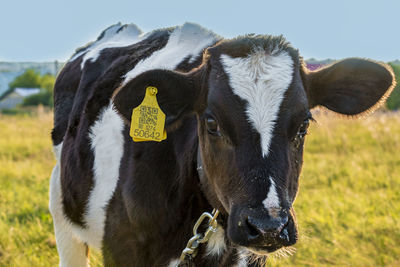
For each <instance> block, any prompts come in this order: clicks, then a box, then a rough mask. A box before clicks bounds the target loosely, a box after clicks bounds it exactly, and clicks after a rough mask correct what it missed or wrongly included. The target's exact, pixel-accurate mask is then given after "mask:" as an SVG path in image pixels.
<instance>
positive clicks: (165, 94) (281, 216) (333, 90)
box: [114, 36, 394, 253]
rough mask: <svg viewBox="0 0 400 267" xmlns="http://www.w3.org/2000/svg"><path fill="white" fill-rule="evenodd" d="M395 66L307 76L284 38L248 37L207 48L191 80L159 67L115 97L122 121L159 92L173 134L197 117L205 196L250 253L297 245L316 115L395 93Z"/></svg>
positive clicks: (371, 103) (362, 64)
mask: <svg viewBox="0 0 400 267" xmlns="http://www.w3.org/2000/svg"><path fill="white" fill-rule="evenodd" d="M393 83H394V78H393V74H392V72H391V70H390V69H389V68H388V67H387V66H384V65H381V64H378V63H374V62H372V61H367V60H361V59H348V60H344V61H341V62H339V63H336V64H334V65H332V66H330V67H327V68H324V69H322V70H319V71H317V72H307V71H306V70H305V69H304V68H303V66H302V62H301V59H300V58H299V56H298V54H297V51H296V50H294V49H293V48H291V47H290V46H289V45H288V44H287V43H285V41H284V40H283V39H282V38H275V37H265V36H250V37H243V38H237V39H234V40H228V41H223V42H221V43H219V44H217V45H216V46H214V47H212V48H210V49H208V50H207V52H206V53H205V54H204V60H203V64H202V65H201V66H200V67H199V68H198V69H196V70H193V71H192V72H190V73H188V74H181V73H178V72H173V71H165V70H154V71H148V72H146V73H143V74H142V75H140V76H138V77H137V78H135V79H134V80H132V81H131V82H129V83H128V84H127V85H126V86H125V87H124V88H122V90H121V91H120V92H119V93H118V94H117V95H116V97H115V98H114V103H115V105H116V107H117V109H118V111H119V112H120V113H121V115H122V116H123V117H125V118H126V119H127V120H129V119H130V115H131V112H132V108H133V107H135V106H137V105H138V104H139V103H140V101H141V99H143V95H144V91H145V88H146V86H149V85H152V86H156V87H158V90H159V93H158V95H157V99H158V101H159V104H160V107H161V108H162V109H163V111H164V112H165V113H166V116H167V120H166V125H167V130H168V131H171V130H173V129H176V127H177V126H178V125H179V121H180V118H182V117H183V116H184V115H185V114H190V113H192V114H193V113H195V114H196V116H197V118H198V136H199V151H200V154H201V159H202V165H203V169H204V175H202V177H200V179H201V184H202V186H203V191H204V193H205V194H206V196H207V199H208V200H209V202H210V203H211V205H213V206H214V207H216V208H218V209H220V210H221V212H222V213H224V214H225V216H228V224H227V235H228V238H229V239H230V240H231V241H232V242H233V243H235V244H237V245H240V246H245V247H247V248H249V249H251V250H252V251H254V252H259V253H264V252H271V251H274V250H276V249H278V248H280V247H282V246H289V245H292V244H294V243H295V242H296V240H297V230H296V223H295V220H294V211H293V208H292V204H293V201H294V199H295V197H296V194H297V189H298V178H299V174H300V170H301V165H302V157H303V144H304V138H305V135H306V133H307V127H308V124H309V122H310V120H311V113H310V109H311V108H312V107H314V106H316V105H322V106H325V107H327V108H329V109H331V110H333V111H335V112H337V113H341V114H345V115H355V114H360V113H363V112H365V111H370V110H373V109H374V108H376V107H377V106H378V105H377V103H381V102H382V101H380V100H381V99H384V98H385V96H387V95H388V94H389V93H390V91H391V88H393Z"/></svg>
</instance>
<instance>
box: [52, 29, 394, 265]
mask: <svg viewBox="0 0 400 267" xmlns="http://www.w3.org/2000/svg"><path fill="white" fill-rule="evenodd" d="M394 83H395V80H394V76H393V72H392V70H391V69H390V67H388V66H387V65H385V64H383V63H378V62H374V61H372V60H366V59H360V58H348V59H344V60H342V61H338V62H336V63H334V64H332V65H329V66H327V67H324V68H322V69H319V70H316V71H308V70H307V69H306V67H305V64H304V61H303V59H302V57H301V56H300V55H299V52H298V50H296V49H295V48H293V47H292V46H291V45H290V44H289V43H288V42H287V41H286V40H285V39H284V38H283V37H282V36H270V35H255V34H249V35H244V36H239V37H236V38H233V39H224V38H222V37H220V36H219V35H217V34H215V33H213V32H211V31H209V30H207V29H204V28H202V27H201V26H199V25H197V24H193V23H185V24H184V25H182V26H176V27H171V28H165V29H158V30H154V31H151V32H149V33H142V32H141V30H140V29H139V28H138V27H137V26H135V25H134V24H130V25H121V24H116V25H113V26H111V27H109V28H107V29H106V30H104V31H103V32H102V33H101V35H100V36H99V37H98V39H97V40H96V41H94V42H92V43H89V44H88V45H86V46H84V47H82V48H79V49H77V51H76V52H75V54H74V55H73V56H72V57H71V58H70V60H69V61H68V62H67V63H66V65H65V66H64V68H63V69H62V71H61V72H60V74H59V75H58V77H57V80H56V84H55V88H54V129H53V131H52V140H53V144H54V151H55V155H56V159H57V163H56V165H55V167H54V169H53V172H52V176H51V181H50V204H49V208H50V212H51V214H52V217H53V221H54V231H55V236H56V243H57V250H58V254H59V257H60V266H74V267H76V266H86V265H87V264H89V263H88V257H87V251H88V247H91V248H97V249H100V250H101V251H102V254H103V259H104V265H105V266H189V265H191V266H259V265H260V264H261V263H260V261H258V260H254V261H252V260H251V259H252V258H253V256H254V257H261V258H262V257H264V256H265V255H268V253H271V252H274V251H276V250H278V249H282V248H285V247H290V246H292V245H293V244H295V243H296V241H297V239H298V233H297V226H296V221H295V215H294V210H293V202H294V200H295V198H296V195H297V191H298V186H299V175H300V171H301V167H302V158H303V145H304V139H305V135H306V134H307V128H308V126H309V123H310V121H312V120H313V118H312V113H311V112H310V110H311V109H312V108H314V107H316V106H322V107H325V108H327V109H329V110H331V111H333V112H336V113H338V114H343V116H349V117H353V116H358V115H359V114H365V113H369V112H372V111H374V110H375V109H377V108H378V107H379V106H380V105H381V104H382V103H383V101H384V100H385V99H386V98H387V97H388V95H389V94H390V92H391V90H392V89H393V87H394ZM148 88H153V89H154V88H155V89H154V90H156V91H154V92H156V95H155V96H156V101H157V104H158V105H159V108H160V110H161V111H162V112H163V113H164V114H165V121H164V126H163V130H164V132H163V133H165V134H166V139H165V140H162V141H161V140H159V141H160V142H158V141H144V140H142V141H144V142H135V141H134V140H133V139H132V136H131V132H130V128H131V124H132V118H133V117H132V112H133V110H134V109H135V108H137V107H139V106H140V105H141V103H142V101H144V98H145V96H146V94H147V90H148ZM213 209H215V210H216V211H215V212H214V213H212V216H214V217H213V219H212V223H213V224H214V226H215V227H214V228H213V229H211V230H212V231H211V232H212V235H211V236H210V237H209V240H208V242H205V243H199V242H198V243H197V245H198V246H197V248H196V255H195V254H193V255H189V256H188V255H184V257H183V258H180V256H181V253H182V250H184V249H185V248H188V247H187V245H188V240H190V239H191V238H192V237H193V227H194V226H195V224H196V222H197V221H198V219H199V217H200V216H201V215H202V214H203V212H210V211H211V210H213ZM218 212H219V215H218ZM209 221H211V219H209ZM210 225H211V224H210ZM206 227H207V225H204V224H202V225H201V226H200V227H199V231H201V230H200V229H201V228H206ZM189 248H190V247H189ZM186 256H188V257H187V258H188V259H189V260H190V262H189V260H186V259H187V258H186Z"/></svg>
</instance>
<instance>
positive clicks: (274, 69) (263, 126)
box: [221, 49, 293, 157]
mask: <svg viewBox="0 0 400 267" xmlns="http://www.w3.org/2000/svg"><path fill="white" fill-rule="evenodd" d="M221 62H222V65H223V66H224V69H225V72H226V73H227V74H228V76H229V83H230V86H231V88H232V90H233V92H234V93H235V94H236V95H238V96H239V97H240V98H242V99H244V100H246V101H247V103H248V105H247V110H246V113H247V116H248V120H249V121H250V123H251V124H252V125H253V127H254V128H255V129H256V130H257V131H258V132H259V133H260V137H261V151H262V156H263V157H267V156H268V154H269V147H270V143H271V139H272V135H273V130H274V126H275V122H276V120H277V118H278V112H279V108H280V105H281V103H282V100H283V98H284V95H285V92H286V90H287V89H288V88H289V85H290V83H291V81H292V76H293V59H292V58H291V57H290V55H289V54H288V53H287V52H286V51H279V50H276V51H273V52H272V53H271V54H270V55H268V54H266V52H265V51H264V50H262V49H259V50H257V51H255V52H254V53H252V54H250V55H249V56H248V57H246V58H232V57H230V56H228V55H221Z"/></svg>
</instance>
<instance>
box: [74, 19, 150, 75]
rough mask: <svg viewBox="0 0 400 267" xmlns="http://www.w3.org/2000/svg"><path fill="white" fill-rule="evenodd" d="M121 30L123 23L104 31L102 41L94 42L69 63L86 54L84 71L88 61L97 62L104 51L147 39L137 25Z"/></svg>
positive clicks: (83, 63)
mask: <svg viewBox="0 0 400 267" xmlns="http://www.w3.org/2000/svg"><path fill="white" fill-rule="evenodd" d="M120 28H121V23H118V24H115V25H113V26H111V27H109V28H108V29H106V30H105V31H104V35H103V37H102V38H101V39H100V40H97V41H95V42H93V43H92V44H90V45H89V46H88V47H87V48H86V49H84V50H82V51H81V52H79V53H77V54H75V55H74V56H73V57H72V58H71V59H70V60H69V61H74V60H75V59H77V58H78V57H80V56H81V55H82V54H85V56H84V57H83V60H82V63H81V69H83V67H84V66H85V63H86V61H88V60H89V61H96V60H97V58H98V57H99V55H100V52H101V51H102V50H103V49H105V48H111V47H124V46H128V45H132V44H134V43H137V42H139V41H140V40H142V39H143V38H145V36H144V35H143V34H141V33H142V32H141V30H140V29H139V28H138V27H137V26H136V25H135V24H129V25H126V27H124V28H122V29H121V30H120V31H119V32H118V30H119V29H120Z"/></svg>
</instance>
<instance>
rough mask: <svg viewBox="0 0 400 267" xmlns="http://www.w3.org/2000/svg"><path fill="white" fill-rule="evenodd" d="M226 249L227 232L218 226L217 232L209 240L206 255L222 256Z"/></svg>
mask: <svg viewBox="0 0 400 267" xmlns="http://www.w3.org/2000/svg"><path fill="white" fill-rule="evenodd" d="M225 249H226V242H225V231H224V229H223V228H222V227H221V226H219V225H218V227H217V231H216V232H215V233H214V234H213V235H212V236H211V238H210V239H209V240H208V243H207V251H206V255H211V256H220V255H221V254H222V253H223V252H224V251H225Z"/></svg>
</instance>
